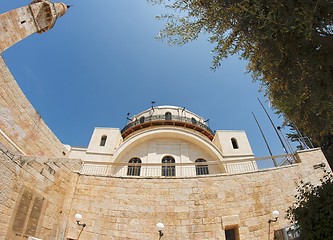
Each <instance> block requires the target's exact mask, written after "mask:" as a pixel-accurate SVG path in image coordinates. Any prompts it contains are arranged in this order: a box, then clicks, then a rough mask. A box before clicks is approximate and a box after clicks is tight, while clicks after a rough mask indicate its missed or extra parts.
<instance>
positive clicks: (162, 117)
mask: <svg viewBox="0 0 333 240" xmlns="http://www.w3.org/2000/svg"><path fill="white" fill-rule="evenodd" d="M161 120H163V121H166V122H172V121H175V122H183V123H190V124H192V125H195V126H198V127H200V128H203V129H205V130H206V131H208V132H209V133H210V134H212V135H214V131H212V130H211V129H210V128H209V127H208V126H207V125H206V124H204V123H202V122H199V121H197V120H195V119H192V118H188V117H181V116H176V115H172V117H171V118H170V119H168V118H166V117H165V115H151V116H147V117H141V118H140V119H137V120H135V121H132V122H129V123H128V124H127V125H126V126H125V127H124V128H123V129H122V130H121V133H124V132H125V131H126V130H128V129H130V128H132V127H134V126H137V125H142V124H144V123H148V122H154V121H161Z"/></svg>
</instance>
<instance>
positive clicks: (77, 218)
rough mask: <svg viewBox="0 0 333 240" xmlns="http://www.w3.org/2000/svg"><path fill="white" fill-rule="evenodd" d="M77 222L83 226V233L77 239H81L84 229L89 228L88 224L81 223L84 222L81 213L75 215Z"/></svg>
mask: <svg viewBox="0 0 333 240" xmlns="http://www.w3.org/2000/svg"><path fill="white" fill-rule="evenodd" d="M75 220H76V223H77V225H79V226H82V229H81V231H80V233H79V236H78V237H77V239H79V238H80V236H81V233H82V231H83V229H84V228H85V227H86V226H87V224H86V223H81V222H80V221H81V220H82V215H81V214H80V213H77V214H75Z"/></svg>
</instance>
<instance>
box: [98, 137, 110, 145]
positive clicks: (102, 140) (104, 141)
mask: <svg viewBox="0 0 333 240" xmlns="http://www.w3.org/2000/svg"><path fill="white" fill-rule="evenodd" d="M107 138H108V137H107V136H106V135H103V136H102V137H101V142H100V143H99V145H100V146H102V147H104V146H105V143H106V139H107Z"/></svg>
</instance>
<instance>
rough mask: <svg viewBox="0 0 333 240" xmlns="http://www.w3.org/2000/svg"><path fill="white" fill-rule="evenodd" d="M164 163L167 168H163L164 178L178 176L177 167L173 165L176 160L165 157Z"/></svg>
mask: <svg viewBox="0 0 333 240" xmlns="http://www.w3.org/2000/svg"><path fill="white" fill-rule="evenodd" d="M162 163H164V164H165V166H162V176H176V167H175V165H174V164H173V163H175V159H174V158H173V157H171V156H165V157H164V158H163V159H162Z"/></svg>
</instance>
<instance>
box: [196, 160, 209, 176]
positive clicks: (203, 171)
mask: <svg viewBox="0 0 333 240" xmlns="http://www.w3.org/2000/svg"><path fill="white" fill-rule="evenodd" d="M195 162H196V163H202V162H206V160H205V159H202V158H199V159H197V160H195ZM195 172H196V174H197V175H208V174H209V171H208V165H203V164H200V165H199V164H198V165H195Z"/></svg>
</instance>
